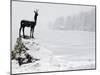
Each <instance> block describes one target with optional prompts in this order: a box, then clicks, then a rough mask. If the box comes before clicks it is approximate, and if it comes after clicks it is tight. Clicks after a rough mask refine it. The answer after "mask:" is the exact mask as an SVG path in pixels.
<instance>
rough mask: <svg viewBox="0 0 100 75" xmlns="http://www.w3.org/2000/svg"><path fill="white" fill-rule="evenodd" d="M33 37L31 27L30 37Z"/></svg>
mask: <svg viewBox="0 0 100 75" xmlns="http://www.w3.org/2000/svg"><path fill="white" fill-rule="evenodd" d="M31 37H32V28H31V29H30V38H31Z"/></svg>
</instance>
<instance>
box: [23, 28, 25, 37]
mask: <svg viewBox="0 0 100 75" xmlns="http://www.w3.org/2000/svg"><path fill="white" fill-rule="evenodd" d="M24 28H25V27H23V37H25V33H24Z"/></svg>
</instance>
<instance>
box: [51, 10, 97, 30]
mask: <svg viewBox="0 0 100 75" xmlns="http://www.w3.org/2000/svg"><path fill="white" fill-rule="evenodd" d="M73 13H74V12H73ZM50 28H52V29H59V30H79V31H95V11H94V10H90V11H87V12H80V13H78V14H73V15H69V16H61V17H59V18H57V19H56V20H55V21H54V23H52V24H50Z"/></svg>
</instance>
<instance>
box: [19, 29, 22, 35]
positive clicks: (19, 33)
mask: <svg viewBox="0 0 100 75" xmlns="http://www.w3.org/2000/svg"><path fill="white" fill-rule="evenodd" d="M21 29H22V27H20V29H19V37H21Z"/></svg>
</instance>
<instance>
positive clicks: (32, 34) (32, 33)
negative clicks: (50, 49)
mask: <svg viewBox="0 0 100 75" xmlns="http://www.w3.org/2000/svg"><path fill="white" fill-rule="evenodd" d="M33 33H34V29H32V38H34V36H33Z"/></svg>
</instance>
